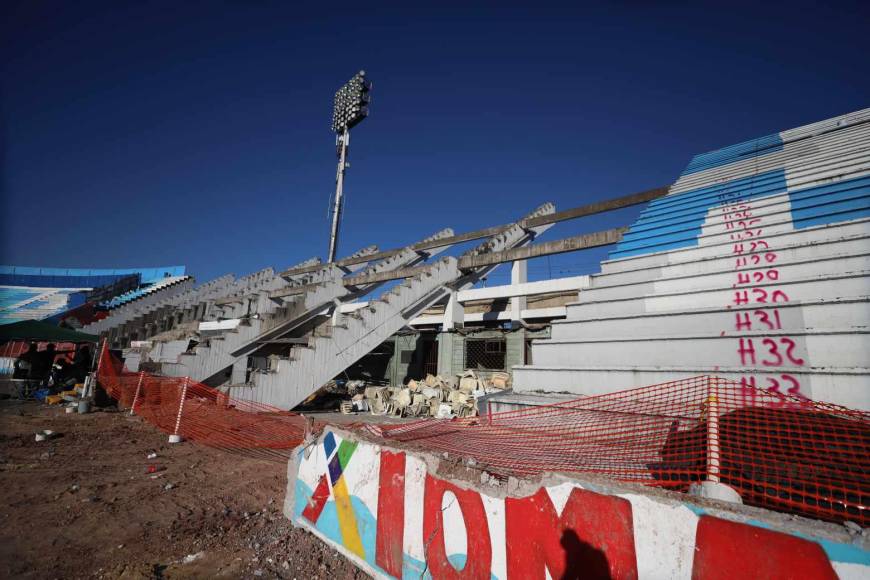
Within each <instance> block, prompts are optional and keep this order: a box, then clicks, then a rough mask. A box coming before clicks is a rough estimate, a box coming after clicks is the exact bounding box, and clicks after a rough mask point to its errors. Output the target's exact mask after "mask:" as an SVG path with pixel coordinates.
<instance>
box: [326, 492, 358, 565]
mask: <svg viewBox="0 0 870 580" xmlns="http://www.w3.org/2000/svg"><path fill="white" fill-rule="evenodd" d="M332 494H333V495H334V496H335V509H336V511H337V512H338V527H339V528H340V529H341V539H342V542H343V543H344V547H345V548H347V549H348V550H350V551H351V552H353V553H354V554H356V555H357V556H359V557H360V558H362V559H363V560H365V559H366V553H365V550H363V546H362V540H361V539H360V537H359V530H358V529H357V527H356V517H355V516H354V515H353V505H351V503H350V494H349V493H347V485H345V483H344V477H339V478H338V481H337V482H336V483H335V484H334V485H333V486H332Z"/></svg>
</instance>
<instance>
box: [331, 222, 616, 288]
mask: <svg viewBox="0 0 870 580" xmlns="http://www.w3.org/2000/svg"><path fill="white" fill-rule="evenodd" d="M626 231H628V228H627V227H622V228H613V229H610V230H603V231H600V232H593V233H590V234H581V235H579V236H572V237H570V238H563V239H561V240H554V241H552V242H544V243H542V244H532V245H528V246H521V247H519V248H513V249H512V250H504V251H502V252H491V253H487V254H480V255H477V256H463V257H461V258H459V269H460V270H473V269H474V268H481V267H483V266H492V265H493V264H503V263H505V262H513V261H515V260H528V259H530V258H538V257H541V256H552V255H554V254H564V253H567V252H576V251H578V250H585V249H587V248H597V247H600V246H609V245H610V244H615V243H616V242H618V241H619V240H621V239H622V234H624V233H625V232H626ZM425 270H426V266H416V267H414V268H401V269H398V270H393V271H391V272H380V273H378V274H359V275H356V276H348V277H346V278H343V279H342V283H343V284H344V285H345V286H360V285H363V284H371V283H373V282H386V281H389V280H398V279H401V278H410V277H412V276H416V275H417V274H421V273H422V272H424V271H425Z"/></svg>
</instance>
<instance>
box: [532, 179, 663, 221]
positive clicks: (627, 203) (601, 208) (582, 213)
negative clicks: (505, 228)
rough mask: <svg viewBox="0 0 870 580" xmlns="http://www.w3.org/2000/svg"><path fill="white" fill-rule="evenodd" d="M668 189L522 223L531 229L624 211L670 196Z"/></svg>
mask: <svg viewBox="0 0 870 580" xmlns="http://www.w3.org/2000/svg"><path fill="white" fill-rule="evenodd" d="M668 189H669V188H668V187H656V188H654V189H648V190H646V191H641V192H639V193H633V194H631V195H626V196H623V197H617V198H616V199H608V200H605V201H599V202H596V203H590V204H589V205H583V206H580V207H575V208H572V209H566V210H565V211H557V212H556V213H554V214H550V215H543V216H540V217H536V218H532V219H530V220H526V221H524V222H520V223H522V224H523V225H524V226H527V227H530V228H531V227H535V226H542V225H545V224H553V223H556V222H563V221H566V220H573V219H577V218H581V217H586V216H590V215H595V214H597V213H603V212H606V211H613V210H615V209H622V208H624V207H631V206H633V205H637V204H639V203H646V202H648V201H652V200H654V199H658V198H659V197H664V196H666V195H667V194H668Z"/></svg>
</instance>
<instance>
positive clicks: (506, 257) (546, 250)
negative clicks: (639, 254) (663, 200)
mask: <svg viewBox="0 0 870 580" xmlns="http://www.w3.org/2000/svg"><path fill="white" fill-rule="evenodd" d="M627 231H628V228H627V227H623V228H614V229H612V230H604V231H601V232H593V233H591V234H581V235H579V236H572V237H570V238H564V239H561V240H555V241H552V242H544V243H543V244H533V245H530V246H523V247H521V248H514V249H512V250H505V251H503V252H490V253H488V254H479V255H477V256H463V257H462V259H460V260H459V269H460V270H471V269H473V268H480V267H482V266H490V265H492V264H502V263H504V262H513V261H514V260H528V259H530V258H537V257H540V256H550V255H553V254H564V253H566V252H576V251H577V250H584V249H586V248H596V247H599V246H608V245H610V244H615V243H616V242H618V241H619V240H621V239H622V234H624V233H625V232H627Z"/></svg>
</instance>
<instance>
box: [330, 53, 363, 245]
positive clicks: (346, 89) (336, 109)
mask: <svg viewBox="0 0 870 580" xmlns="http://www.w3.org/2000/svg"><path fill="white" fill-rule="evenodd" d="M371 90H372V83H371V82H370V81H369V80H368V79H367V78H366V71H364V70H361V71H359V72H358V73H356V74H355V75H354V76H353V78H352V79H350V80H349V81H347V82H346V83H345V84H344V86H342V87H341V88H340V89H338V91H337V92H336V93H335V99H334V100H333V109H332V132H333V133H335V152H336V155H338V170H337V171H336V172H335V199H334V201H333V206H332V228H331V229H330V233H329V255H328V256H327V261H328V262H334V261H335V252H336V250H337V249H338V227H339V224H340V223H341V209H342V205H343V204H344V196H343V194H344V191H343V190H344V173H345V171H346V170H347V168H348V166H349V164H348V162H347V150H348V146H349V145H350V129H351V127H354V126H356V125H358V124H359V123H360V122H362V120H363V119H365V118H366V117H368V114H369V108H368V104H369V102H370V101H371V94H370V91H371Z"/></svg>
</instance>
